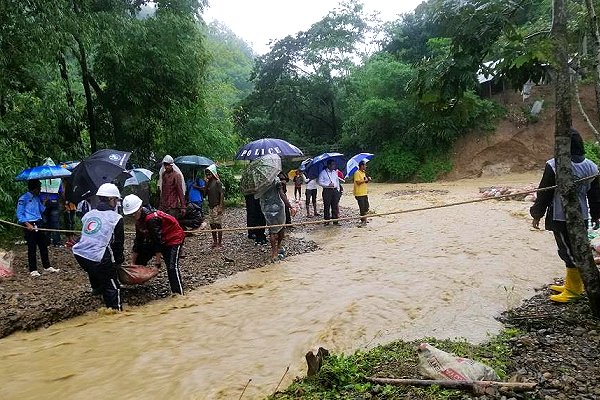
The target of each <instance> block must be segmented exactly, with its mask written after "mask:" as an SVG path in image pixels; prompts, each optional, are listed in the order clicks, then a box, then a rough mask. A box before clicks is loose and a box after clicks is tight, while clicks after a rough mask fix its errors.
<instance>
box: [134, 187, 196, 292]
mask: <svg viewBox="0 0 600 400" xmlns="http://www.w3.org/2000/svg"><path fill="white" fill-rule="evenodd" d="M123 214H125V215H132V216H133V218H134V219H135V240H134V242H133V251H132V261H131V262H132V264H134V265H135V264H137V265H146V264H147V263H148V261H150V260H151V259H152V257H154V263H155V265H156V266H157V267H160V265H161V256H162V259H164V261H165V264H166V266H167V275H168V277H169V284H170V286H171V291H172V292H173V293H179V294H183V282H182V280H181V274H180V272H179V258H180V256H181V248H182V246H183V241H184V239H185V232H184V231H183V229H182V228H181V226H180V225H179V222H177V219H175V217H173V216H172V215H170V214H167V213H165V212H163V211H160V210H152V209H150V208H146V207H142V200H141V199H140V198H139V197H137V196H136V195H134V194H130V195H128V196H125V198H124V199H123Z"/></svg>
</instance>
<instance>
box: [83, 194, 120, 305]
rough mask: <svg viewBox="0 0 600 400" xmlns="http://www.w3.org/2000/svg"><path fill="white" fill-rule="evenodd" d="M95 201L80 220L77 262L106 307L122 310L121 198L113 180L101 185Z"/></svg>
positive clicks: (93, 290)
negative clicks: (119, 277)
mask: <svg viewBox="0 0 600 400" xmlns="http://www.w3.org/2000/svg"><path fill="white" fill-rule="evenodd" d="M96 196H97V197H98V205H97V206H96V208H94V209H92V210H90V211H88V212H87V213H86V214H85V215H84V217H83V218H82V220H81V224H82V228H81V239H80V240H79V242H77V243H76V244H75V245H74V246H73V254H74V255H75V259H76V260H77V263H78V264H79V265H80V266H81V268H83V269H84V270H85V272H87V273H88V276H89V278H90V284H91V286H92V293H94V292H98V291H99V292H101V293H102V297H103V299H104V304H105V305H106V307H107V308H112V309H115V310H119V311H122V310H123V305H122V304H121V289H120V286H121V285H120V284H119V279H118V278H117V268H118V267H119V266H120V265H121V264H123V261H125V256H124V255H123V248H124V244H125V229H124V224H123V217H122V216H121V215H120V214H119V213H117V212H116V211H115V210H116V208H117V204H118V201H119V200H120V199H121V193H120V192H119V189H118V188H117V187H116V186H115V185H114V184H112V183H104V184H102V185H100V187H99V188H98V191H97V192H96Z"/></svg>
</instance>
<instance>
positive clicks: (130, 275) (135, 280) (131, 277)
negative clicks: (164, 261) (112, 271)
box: [117, 265, 158, 285]
mask: <svg viewBox="0 0 600 400" xmlns="http://www.w3.org/2000/svg"><path fill="white" fill-rule="evenodd" d="M117 273H118V274H119V281H121V283H124V284H126V285H141V284H142V283H146V282H148V281H149V280H150V279H152V278H154V277H155V276H156V275H158V268H157V267H146V266H145V265H121V266H120V267H119V269H118V271H117Z"/></svg>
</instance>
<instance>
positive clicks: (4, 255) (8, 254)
mask: <svg viewBox="0 0 600 400" xmlns="http://www.w3.org/2000/svg"><path fill="white" fill-rule="evenodd" d="M14 257H15V255H14V253H13V252H12V251H4V250H2V249H0V278H9V277H11V276H13V275H14V274H15V272H14V271H13V269H12V261H13V258H14Z"/></svg>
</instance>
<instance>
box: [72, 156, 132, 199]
mask: <svg viewBox="0 0 600 400" xmlns="http://www.w3.org/2000/svg"><path fill="white" fill-rule="evenodd" d="M129 156H131V152H128V151H121V150H112V149H104V150H98V151H97V152H95V153H94V154H92V155H91V156H89V157H88V158H86V159H85V160H82V161H81V162H80V163H79V165H78V166H76V167H75V169H73V194H74V199H75V201H76V202H79V201H80V200H82V199H85V198H86V197H88V196H91V195H93V194H96V191H97V190H98V188H99V187H100V185H102V184H103V183H110V182H112V181H113V180H115V179H116V178H117V177H118V176H119V175H121V174H123V173H125V174H126V173H127V172H126V170H125V165H126V164H127V160H129ZM63 169H64V168H63Z"/></svg>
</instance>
